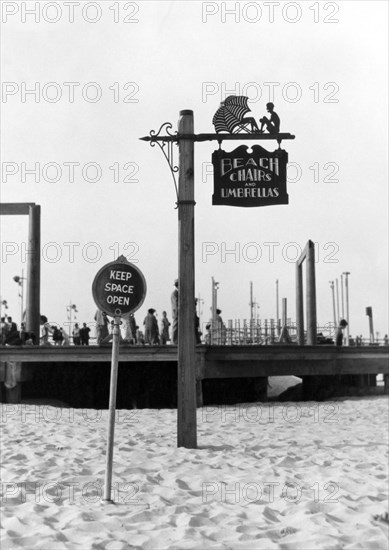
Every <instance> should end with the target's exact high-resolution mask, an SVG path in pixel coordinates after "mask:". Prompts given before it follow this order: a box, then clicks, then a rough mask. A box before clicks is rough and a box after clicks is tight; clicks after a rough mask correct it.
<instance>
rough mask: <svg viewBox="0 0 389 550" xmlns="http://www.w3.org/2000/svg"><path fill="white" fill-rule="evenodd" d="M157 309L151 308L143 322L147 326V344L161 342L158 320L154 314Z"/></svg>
mask: <svg viewBox="0 0 389 550" xmlns="http://www.w3.org/2000/svg"><path fill="white" fill-rule="evenodd" d="M154 313H155V309H153V308H150V309H149V310H148V311H147V315H146V317H145V320H144V321H143V324H144V326H145V344H151V345H154V344H159V330H158V321H157V319H156V317H155V316H154Z"/></svg>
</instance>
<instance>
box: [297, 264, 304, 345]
mask: <svg viewBox="0 0 389 550" xmlns="http://www.w3.org/2000/svg"><path fill="white" fill-rule="evenodd" d="M296 331H297V344H298V345H299V346H303V345H304V301H303V270H302V266H301V264H299V263H297V264H296Z"/></svg>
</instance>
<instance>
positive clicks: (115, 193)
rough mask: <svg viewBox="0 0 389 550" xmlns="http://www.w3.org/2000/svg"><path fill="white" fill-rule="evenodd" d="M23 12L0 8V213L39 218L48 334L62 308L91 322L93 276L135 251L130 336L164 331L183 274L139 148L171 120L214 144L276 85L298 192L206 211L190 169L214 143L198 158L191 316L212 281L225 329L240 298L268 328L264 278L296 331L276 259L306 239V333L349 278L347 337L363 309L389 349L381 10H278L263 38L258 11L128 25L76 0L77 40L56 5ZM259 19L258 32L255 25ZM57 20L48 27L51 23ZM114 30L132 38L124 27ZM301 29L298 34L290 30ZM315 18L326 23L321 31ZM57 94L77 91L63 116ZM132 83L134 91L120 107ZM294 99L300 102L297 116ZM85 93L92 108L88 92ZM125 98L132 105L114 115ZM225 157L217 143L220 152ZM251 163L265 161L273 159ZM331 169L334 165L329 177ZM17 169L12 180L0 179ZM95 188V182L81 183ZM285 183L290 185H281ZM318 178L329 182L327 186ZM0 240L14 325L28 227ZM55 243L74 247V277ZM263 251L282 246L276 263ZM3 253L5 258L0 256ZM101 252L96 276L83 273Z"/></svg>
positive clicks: (63, 103) (238, 311)
mask: <svg viewBox="0 0 389 550" xmlns="http://www.w3.org/2000/svg"><path fill="white" fill-rule="evenodd" d="M36 4H37V5H38V11H39V14H40V21H39V22H36V21H35V20H34V18H35V16H34V15H28V14H26V13H25V9H26V8H27V9H31V8H32V7H33V6H34V5H35V2H2V9H3V24H2V79H3V87H4V86H6V90H8V91H9V90H11V89H12V86H14V87H13V91H14V92H15V93H14V94H13V95H11V94H9V95H5V96H4V94H3V100H2V101H3V103H2V119H3V122H2V163H3V164H2V168H3V177H2V192H1V201H2V202H35V203H37V204H40V205H41V207H42V246H43V247H44V257H43V261H42V287H41V294H42V297H41V311H42V313H43V314H45V315H47V316H48V318H49V320H50V321H53V322H54V321H55V322H57V323H59V324H64V323H66V320H67V317H66V305H67V304H69V303H74V304H76V305H77V308H78V310H79V314H78V320H79V321H81V322H83V321H87V322H89V321H92V320H93V315H94V311H95V309H96V308H95V305H94V302H93V298H92V292H91V285H92V281H93V278H94V275H95V274H96V273H97V271H98V270H99V269H100V267H101V266H102V265H104V264H105V263H107V262H109V261H113V260H114V259H116V257H117V252H119V253H126V251H125V250H124V246H125V245H126V243H135V245H134V246H133V245H131V246H129V247H128V248H127V255H128V253H129V252H134V251H135V252H134V253H133V254H132V255H131V257H129V259H130V261H131V260H132V261H133V260H134V259H135V260H137V264H136V265H137V266H138V267H139V268H140V269H141V270H142V272H143V273H144V275H145V278H146V281H147V285H148V294H147V297H146V300H145V303H144V305H143V307H142V308H141V309H140V310H139V311H138V313H137V314H136V317H137V320H138V323H139V324H141V322H142V321H143V317H144V315H145V312H146V310H147V309H148V308H150V307H154V308H155V309H156V310H157V312H158V314H159V318H160V317H161V312H162V310H163V309H166V310H167V312H168V316H169V317H170V316H171V312H170V294H171V291H172V283H173V280H174V279H175V277H176V276H177V263H178V260H177V246H178V244H177V211H176V210H175V209H174V207H175V200H176V198H175V192H174V187H173V181H172V177H171V174H170V170H169V168H168V166H167V164H166V161H165V160H164V158H163V156H162V154H161V152H160V151H159V149H158V148H157V147H155V148H151V147H150V146H149V144H148V143H144V142H142V141H139V139H138V138H139V137H141V136H145V135H148V133H149V131H150V130H151V129H154V130H158V128H159V126H160V125H161V124H162V123H163V122H165V121H170V122H171V123H172V124H173V130H175V129H176V123H177V120H178V113H179V111H180V110H181V109H193V111H194V116H195V131H196V132H198V133H200V132H212V131H213V126H212V117H213V114H214V112H215V111H216V109H217V108H218V106H219V102H220V100H221V99H223V98H224V97H225V96H226V95H229V94H230V93H237V94H238V95H239V94H246V95H248V96H249V97H250V99H252V101H251V103H250V106H251V108H252V114H253V116H254V117H255V118H256V119H257V120H258V118H259V117H260V116H263V115H264V114H265V104H266V103H267V101H269V99H272V98H270V97H269V85H265V84H264V83H269V82H273V83H279V85H278V86H275V88H274V103H275V110H276V112H277V113H278V114H279V116H280V118H281V130H282V131H284V132H290V133H292V134H295V135H296V139H295V141H288V142H286V141H285V142H284V143H283V148H285V149H286V150H287V151H288V153H289V162H290V163H297V164H298V165H299V166H300V170H301V178H300V180H299V181H297V182H294V183H292V182H290V183H289V185H288V193H289V205H287V206H286V205H280V206H272V207H263V208H235V207H222V206H212V193H213V182H212V175H211V174H208V176H207V177H205V176H204V175H203V170H204V169H206V168H207V164H206V163H210V161H211V156H212V152H213V150H214V149H216V148H217V144H214V143H210V142H207V143H198V144H196V145H195V170H196V172H195V185H196V190H195V195H196V202H197V204H196V207H195V216H196V218H195V220H196V221H195V225H196V295H199V294H200V295H201V297H202V299H204V304H203V312H202V320H206V319H208V318H209V316H210V306H211V277H212V276H214V277H215V279H216V280H217V281H219V282H220V290H219V295H218V305H219V307H220V308H221V309H222V311H223V314H222V316H223V318H224V319H225V320H227V319H231V318H248V317H249V283H250V281H253V284H254V296H255V298H256V301H257V303H258V305H259V310H258V312H257V313H258V315H259V316H260V317H261V318H262V319H264V318H272V317H273V318H275V316H276V305H275V304H276V300H275V295H276V286H275V280H276V279H278V280H279V295H280V301H281V298H282V297H287V298H288V316H289V317H292V318H293V319H294V318H295V290H294V287H295V281H294V277H295V267H294V262H293V259H294V258H295V255H296V247H295V246H294V245H290V244H289V243H298V245H300V246H301V248H303V247H304V245H305V243H306V241H307V240H308V239H312V240H313V241H315V242H317V243H318V245H317V248H318V252H319V260H318V263H317V271H316V276H317V305H318V320H319V322H321V323H322V324H324V323H326V322H328V321H332V318H333V316H332V299H331V290H330V285H329V281H330V280H334V279H336V278H339V283H340V274H341V273H342V272H344V271H349V272H350V273H351V275H350V279H349V280H350V334H352V335H355V334H356V333H363V334H364V335H365V336H367V335H368V320H367V317H366V315H365V307H366V306H372V307H373V313H374V325H375V326H374V328H375V330H376V331H379V332H380V336H381V337H382V336H383V335H384V334H385V333H387V332H388V321H387V319H388V315H387V305H388V285H387V253H388V246H387V244H388V243H387V229H388V228H387V221H388V197H387V146H388V144H387V75H388V73H387V61H388V60H387V51H388V48H387V35H388V32H387V31H388V29H387V16H388V13H387V12H388V8H387V3H386V2H384V1H379V2H374V1H373V2H371V1H369V2H365V1H347V2H346V1H338V2H336V3H335V2H320V3H315V2H311V1H307V2H305V1H304V2H299V3H295V2H294V3H293V2H289V3H285V2H280V3H276V5H275V7H274V22H273V23H272V22H270V16H269V7H267V6H266V2H240V3H239V9H238V12H239V14H240V20H238V16H237V15H233V14H232V15H226V16H225V17H226V21H225V22H224V23H223V21H222V18H223V16H224V15H225V14H224V13H223V12H224V10H225V8H228V9H231V8H233V6H234V5H235V2H218V3H216V2H200V1H185V2H184V1H176V2H164V1H158V2H154V1H138V2H137V6H138V8H139V9H138V11H137V13H136V14H135V13H132V8H133V7H134V6H135V3H134V2H130V3H128V2H119V3H115V2H113V1H111V0H108V1H101V2H99V3H97V2H94V3H93V2H84V1H81V2H80V5H79V6H77V5H75V6H74V22H73V23H70V22H69V9H70V8H68V7H67V6H66V2H65V4H64V3H63V2H51V3H48V2H44V1H41V2H37V3H36ZM49 4H51V6H50V5H49ZM76 4H77V3H76ZM86 4H89V7H87V9H85V5H86ZM93 4H95V5H96V4H97V5H98V7H100V10H101V18H100V20H99V21H98V22H96V23H90V22H88V21H87V20H85V17H86V18H89V19H93V18H94V17H95V14H96V13H97V11H96V6H95V7H94V6H93ZM278 4H279V5H278ZM286 4H287V6H286ZM82 7H83V8H84V16H85V17H83V15H82V11H81V8H82ZM126 7H127V9H125V8H126ZM135 7H136V6H135ZM259 9H261V10H262V16H261V18H260V19H259V20H258V21H256V22H254V20H255V18H257V19H258V18H259ZM4 10H7V13H8V16H7V14H6V13H5V11H4ZM60 10H62V17H60ZM115 10H116V11H115ZM12 12H16V13H14V14H12ZM205 12H207V13H208V16H206V13H205ZM212 12H215V13H214V14H213V15H212V14H211V13H212ZM56 14H57V15H58V17H59V20H58V21H57V22H55V23H50V22H49V21H48V20H49V19H54V18H55V16H56ZM300 16H301V17H300ZM115 17H119V19H120V22H117V23H115V22H114V18H115ZM125 17H128V18H130V19H132V20H135V19H138V22H133V23H124V22H123V19H124V18H125ZM298 17H300V19H299V21H296V22H295V23H292V22H290V21H288V20H285V19H288V18H289V20H291V19H293V18H298ZM24 18H25V19H26V22H23V19H24ZM325 18H327V20H331V21H334V20H338V22H332V23H331V22H327V23H326V22H324V21H323V20H324V19H325ZM315 19H316V20H317V22H316V23H315V22H314V20H315ZM250 21H251V22H250ZM12 82H13V83H15V84H14V85H12V84H6V83H12ZM36 82H38V83H39V85H40V93H39V95H38V97H37V98H36V101H35V99H34V96H33V95H31V94H30V95H27V96H26V98H24V97H23V86H25V87H27V88H32V87H34V85H35V83H36ZM49 82H55V83H57V89H59V90H60V91H62V97H61V99H59V101H57V102H55V103H50V102H49V101H47V100H46V99H45V98H47V97H49V98H50V97H54V96H55V88H54V87H53V86H52V87H50V88H47V87H46V88H44V86H45V84H47V83H49ZM65 82H78V83H80V85H79V86H77V87H75V91H74V93H75V98H74V102H73V103H71V102H69V99H68V97H69V87H66V86H65V85H64V83H65ZM90 82H95V83H97V84H98V85H99V87H100V88H101V90H102V97H101V100H100V101H97V102H95V103H92V102H90V101H87V100H86V99H84V98H83V96H82V89H83V88H84V86H85V85H88V83H90ZM128 82H132V83H135V84H132V85H130V87H129V88H128V89H127V91H125V90H124V85H125V84H126V83H128ZM292 82H294V83H296V85H297V88H296V86H292V85H290V83H292ZM22 83H25V84H24V85H23V84H22ZM114 83H118V84H117V87H118V88H119V89H120V96H119V101H118V102H115V101H114V91H113V90H110V89H109V88H110V87H113V85H114ZM249 83H251V86H247V85H248V84H249ZM315 83H316V84H315ZM329 83H332V84H329ZM296 89H297V90H299V91H300V92H301V97H300V99H298V100H297V101H293V99H294V94H295V92H296ZM84 90H85V88H84ZM86 91H87V92H88V91H89V93H90V97H92V95H93V93H94V90H93V88H92V87H89V88H88V86H87V88H86ZM206 91H208V93H206ZM260 92H261V97H259V93H260ZM47 94H49V95H47ZM128 94H130V98H129V99H136V100H137V102H124V101H123V99H124V98H125V96H127V95H128ZM288 94H289V95H288ZM24 99H25V101H23V100H24ZM325 99H326V101H325ZM331 99H332V101H334V100H337V102H328V101H329V100H331ZM242 143H244V141H243V142H242ZM238 144H239V143H238V142H230V143H228V142H224V144H223V149H225V150H227V151H229V150H232V149H234V148H235V147H237V146H238ZM262 145H263V144H262ZM264 147H265V148H268V149H269V150H273V149H274V148H275V147H276V143H274V145H273V144H272V142H268V143H265V144H264ZM177 160H178V159H177ZM50 162H53V163H58V164H59V165H60V166H61V167H62V177H61V179H60V180H59V181H58V182H56V183H53V182H50V181H48V179H49V178H50V177H53V172H50V171H49V172H48V173H47V174H45V170H44V166H45V165H46V164H47V163H50ZM68 162H78V163H80V166H78V167H76V168H75V181H74V182H73V183H72V182H70V181H69V178H68V171H67V168H66V166H64V164H63V163H68ZM90 162H94V163H98V164H99V166H100V167H101V172H102V177H101V179H100V181H98V182H96V183H92V182H89V181H86V180H85V178H83V176H82V170H81V168H82V167H83V166H84V165H86V164H87V163H90ZM4 163H15V164H13V165H11V164H4ZM23 163H25V166H27V168H29V169H30V168H32V166H33V165H34V164H35V163H40V175H39V178H40V182H38V183H37V182H35V180H34V176H33V175H28V174H27V175H26V177H25V180H26V181H24V182H23V181H22V169H23V166H24V165H23ZM114 163H119V165H120V167H121V170H120V180H121V181H120V182H119V183H115V181H114V171H113V170H112V169H109V167H110V166H113V165H114ZM126 163H136V165H137V166H138V167H139V171H138V172H137V174H136V175H133V178H135V179H137V180H138V181H137V182H123V179H124V177H125V176H127V175H130V176H131V170H128V171H126V170H124V169H123V167H124V165H125V164H126ZM315 163H316V164H315ZM327 163H336V165H338V167H339V170H338V172H337V174H332V166H333V165H327ZM132 166H133V165H132ZM313 166H316V167H318V168H319V174H318V177H319V181H316V182H315V181H314V177H315V171H314V170H313V169H310V168H309V167H313ZM12 169H15V170H17V173H16V174H13V175H12V174H8V175H7V174H6V173H4V171H6V170H12ZM93 175H94V173H93V170H92V169H90V172H88V177H92V176H93ZM295 175H296V169H295V168H291V169H290V177H291V178H295ZM331 175H332V178H333V179H338V180H339V181H338V182H333V181H324V179H325V177H326V176H327V179H328V178H329V179H331ZM1 237H2V241H3V250H2V252H3V254H2V260H1V275H2V286H1V297H2V299H6V300H7V301H8V304H9V306H10V309H9V310H8V312H10V313H11V314H12V315H13V317H15V318H16V320H17V321H19V318H20V300H19V299H18V288H17V285H16V284H15V282H14V281H13V280H12V278H13V276H14V275H20V274H21V270H22V269H24V270H25V271H26V263H23V260H24V259H25V258H24V255H23V253H22V250H23V246H25V245H24V244H23V243H26V240H27V217H3V218H2V220H1ZM7 243H8V244H7ZM10 243H15V244H14V245H12V244H10ZM48 243H57V244H56V246H52V245H50V246H48ZM64 243H79V245H77V246H75V248H74V261H73V262H71V261H70V260H71V257H70V247H69V245H67V246H66V245H64ZM90 243H97V246H98V248H97V249H96V247H95V246H93V245H90ZM115 243H118V244H115ZM205 243H214V245H208V246H213V249H214V251H215V254H213V255H208V256H205V255H204V247H205V246H206V244H205ZM235 243H239V244H238V245H236V244H235ZM249 243H256V244H255V245H250V246H247V245H248V244H249ZM264 243H279V245H275V247H274V259H273V260H274V261H271V257H270V246H269V245H265V244H264ZM330 243H335V244H330ZM7 246H8V248H4V247H7ZM223 247H224V249H225V248H227V249H233V248H234V247H235V250H236V255H233V254H229V255H227V256H225V257H223V255H222V251H223ZM238 247H239V248H238ZM11 248H13V250H14V251H15V250H16V253H14V254H4V251H5V250H8V252H9V251H10V249H11ZM83 250H84V254H83V253H82V251H83ZM259 250H261V251H262V256H261V257H260V258H259V257H258V256H257V254H258V251H259ZM96 251H98V252H100V253H101V257H100V259H99V260H98V261H96V262H93V261H88V259H87V258H88V255H89V257H90V259H93V257H94V256H95V254H96ZM287 254H289V261H288V258H287V256H286V255H287ZM56 255H58V259H57V261H55V257H56ZM255 259H257V260H258V261H253V260H255ZM50 260H51V261H50ZM53 260H54V261H53ZM223 260H225V261H224V262H223ZM235 260H237V261H235ZM250 260H251V261H250Z"/></svg>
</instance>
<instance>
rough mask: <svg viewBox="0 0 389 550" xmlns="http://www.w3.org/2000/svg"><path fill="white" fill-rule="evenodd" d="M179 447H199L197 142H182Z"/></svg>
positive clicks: (187, 116)
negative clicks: (197, 396) (195, 209)
mask: <svg viewBox="0 0 389 550" xmlns="http://www.w3.org/2000/svg"><path fill="white" fill-rule="evenodd" d="M193 132H194V124H193V111H190V110H184V111H180V119H179V122H178V133H179V134H193ZM178 147H179V182H178V240H179V245H178V263H179V270H178V373H177V375H178V376H177V445H178V447H186V448H188V449H195V448H196V447H197V421H196V376H195V374H196V373H195V369H196V364H195V327H194V320H195V301H194V296H195V288H194V270H195V264H194V205H195V202H194V141H193V139H180V140H179V145H178Z"/></svg>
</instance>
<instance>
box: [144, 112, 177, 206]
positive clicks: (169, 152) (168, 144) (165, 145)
mask: <svg viewBox="0 0 389 550" xmlns="http://www.w3.org/2000/svg"><path fill="white" fill-rule="evenodd" d="M172 128H173V126H172V124H171V123H170V122H164V123H163V124H162V125H161V127H160V129H159V130H158V132H155V131H154V130H151V131H150V146H151V147H155V144H156V143H157V144H158V146H159V148H160V149H161V151H162V153H163V155H164V157H165V159H166V160H167V163H168V165H169V168H170V172H171V174H172V177H173V182H174V187H175V190H176V196H177V201H178V185H177V180H176V174H177V173H178V166H177V164H176V163H175V161H174V145H175V146H177V145H178V137H177V134H178V132H174V133H172V132H171V130H172ZM163 130H165V132H166V134H167V135H166V138H167V139H166V140H165V139H164V137H165V136H161V132H162V131H163ZM158 138H159V139H158Z"/></svg>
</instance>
